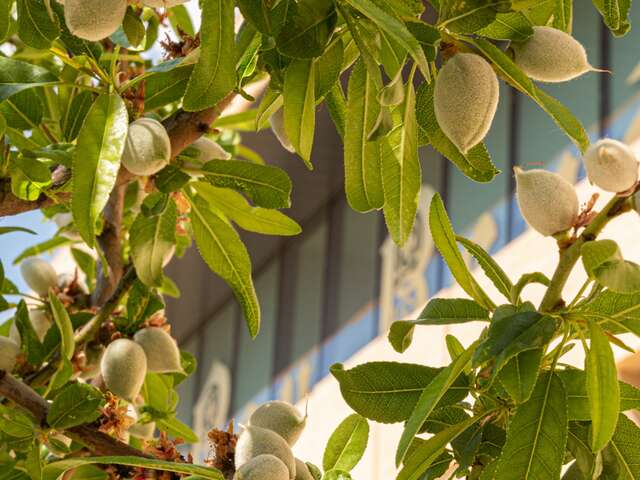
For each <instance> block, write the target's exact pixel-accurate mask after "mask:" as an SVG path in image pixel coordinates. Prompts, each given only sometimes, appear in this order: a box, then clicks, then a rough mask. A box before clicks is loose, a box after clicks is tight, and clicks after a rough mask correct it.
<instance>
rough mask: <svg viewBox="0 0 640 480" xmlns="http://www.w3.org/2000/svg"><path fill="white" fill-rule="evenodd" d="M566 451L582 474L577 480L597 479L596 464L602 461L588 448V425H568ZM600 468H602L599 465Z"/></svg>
mask: <svg viewBox="0 0 640 480" xmlns="http://www.w3.org/2000/svg"><path fill="white" fill-rule="evenodd" d="M567 450H568V451H569V452H570V453H571V455H573V458H575V459H576V467H577V468H578V469H579V470H580V472H581V473H582V475H581V476H579V477H578V478H587V479H589V478H598V475H599V474H598V472H597V471H598V463H599V462H602V460H601V459H600V460H598V456H597V455H596V454H594V453H593V452H592V451H591V448H590V447H589V427H588V425H583V424H580V423H577V422H571V423H569V431H568V436H567ZM600 468H602V466H601V465H600ZM563 480H564V477H563Z"/></svg>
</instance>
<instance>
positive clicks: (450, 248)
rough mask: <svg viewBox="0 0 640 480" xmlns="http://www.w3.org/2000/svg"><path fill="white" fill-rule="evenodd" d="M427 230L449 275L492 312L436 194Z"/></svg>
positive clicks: (490, 303)
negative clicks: (466, 262)
mask: <svg viewBox="0 0 640 480" xmlns="http://www.w3.org/2000/svg"><path fill="white" fill-rule="evenodd" d="M429 229H430V230H431V236H432V237H433V241H434V243H435V245H436V248H437V249H438V251H439V252H440V254H441V255H442V257H443V258H444V261H445V262H446V263H447V265H448V266H449V269H450V270H451V274H452V275H453V277H454V278H455V279H456V281H457V282H458V284H459V285H460V286H461V287H462V289H463V290H464V291H465V292H467V293H468V294H469V295H471V297H473V298H474V299H475V300H476V301H477V302H478V303H479V304H480V305H481V306H483V307H485V308H486V309H488V310H493V307H494V304H493V302H492V301H491V299H490V298H489V297H488V296H487V294H486V293H485V292H484V291H483V290H482V288H481V287H480V285H478V282H476V280H475V279H474V278H473V276H472V275H471V273H470V272H469V269H468V268H467V265H466V264H465V263H464V260H463V259H462V255H461V254H460V251H459V250H458V246H457V245H456V237H455V233H454V232H453V228H452V227H451V222H450V220H449V216H448V215H447V211H446V210H445V208H444V203H443V202H442V197H440V194H438V193H436V194H435V195H434V196H433V199H432V200H431V206H430V207H429Z"/></svg>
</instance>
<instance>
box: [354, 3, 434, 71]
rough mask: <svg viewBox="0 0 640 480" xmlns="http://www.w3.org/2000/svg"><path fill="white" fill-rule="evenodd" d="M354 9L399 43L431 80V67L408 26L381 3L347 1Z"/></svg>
mask: <svg viewBox="0 0 640 480" xmlns="http://www.w3.org/2000/svg"><path fill="white" fill-rule="evenodd" d="M347 3H349V4H350V5H351V6H352V7H353V8H355V9H357V10H359V11H360V12H361V13H362V14H363V15H364V16H365V17H368V18H369V19H371V21H373V22H374V23H375V24H376V25H377V26H378V27H379V28H380V29H381V30H382V31H384V32H385V33H386V34H387V35H389V36H390V37H391V38H393V39H394V40H395V41H396V42H398V43H399V44H400V45H401V46H402V47H403V48H404V49H405V50H406V51H407V52H409V54H410V55H411V56H412V57H413V59H414V60H415V61H416V64H417V65H418V68H419V69H420V72H421V73H422V75H423V76H424V77H425V78H431V77H430V73H429V65H428V63H427V59H426V57H425V55H424V51H423V50H422V47H421V46H420V43H419V42H418V40H417V39H416V38H415V37H414V36H413V35H411V32H409V30H408V29H407V27H406V25H405V24H404V23H403V22H402V21H401V20H400V19H399V18H398V17H396V16H395V15H393V14H392V13H390V12H389V11H388V9H383V8H381V5H383V4H381V3H377V2H373V1H372V0H347Z"/></svg>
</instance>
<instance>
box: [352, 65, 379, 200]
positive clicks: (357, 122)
mask: <svg viewBox="0 0 640 480" xmlns="http://www.w3.org/2000/svg"><path fill="white" fill-rule="evenodd" d="M376 97H377V90H376V88H375V84H374V82H373V81H372V80H371V79H370V78H369V73H368V71H367V69H366V67H365V65H364V63H363V62H362V61H360V62H358V63H357V64H356V65H355V67H354V68H353V70H352V72H351V77H350V78H349V89H348V92H347V112H346V118H347V119H348V120H347V121H346V122H345V134H344V173H345V191H346V193H347V200H348V201H349V205H351V207H352V208H353V209H354V210H357V211H359V212H367V211H369V210H373V209H376V208H380V207H382V205H383V204H384V192H383V190H382V172H381V165H380V142H379V141H378V140H369V139H368V136H369V132H370V131H372V130H373V128H374V126H375V124H376V122H377V120H378V116H379V114H380V104H379V103H378V100H377V98H376Z"/></svg>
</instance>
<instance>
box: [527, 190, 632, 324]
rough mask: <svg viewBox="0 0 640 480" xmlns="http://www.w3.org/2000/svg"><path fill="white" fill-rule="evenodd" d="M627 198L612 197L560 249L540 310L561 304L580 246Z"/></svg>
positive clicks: (609, 218) (617, 211)
mask: <svg viewBox="0 0 640 480" xmlns="http://www.w3.org/2000/svg"><path fill="white" fill-rule="evenodd" d="M632 195H633V194H632ZM628 199H629V197H628V196H625V197H619V196H615V197H613V198H612V199H611V200H609V203H607V204H606V205H605V206H604V208H603V209H602V210H601V211H600V212H599V213H598V214H597V215H596V216H595V217H593V220H591V223H589V225H588V226H587V227H586V228H585V229H584V231H583V232H582V234H581V235H580V236H579V237H578V238H577V240H576V241H575V242H573V243H572V244H571V245H570V246H569V247H567V248H565V249H564V250H562V249H561V250H560V260H559V261H558V266H557V267H556V271H555V272H554V274H553V277H551V283H550V284H549V287H548V288H547V291H546V293H545V295H544V298H543V299H542V302H541V303H540V308H539V310H540V311H542V312H546V311H551V310H554V309H555V308H556V307H558V306H559V305H561V304H562V290H563V289H564V286H565V285H566V283H567V280H569V275H570V274H571V272H572V271H573V268H574V267H575V265H576V263H577V262H578V260H579V259H580V251H581V249H582V246H583V245H584V244H585V243H587V242H591V241H593V240H595V239H596V238H597V237H598V235H599V234H600V233H601V232H602V230H603V229H604V227H605V226H606V225H607V223H609V221H611V220H612V219H613V218H615V217H616V216H618V215H619V214H620V213H621V211H622V207H623V205H624V204H625V202H627V200H628Z"/></svg>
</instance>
